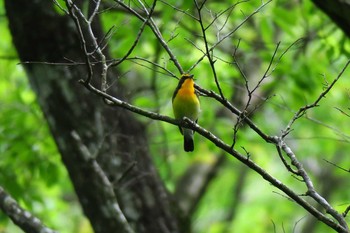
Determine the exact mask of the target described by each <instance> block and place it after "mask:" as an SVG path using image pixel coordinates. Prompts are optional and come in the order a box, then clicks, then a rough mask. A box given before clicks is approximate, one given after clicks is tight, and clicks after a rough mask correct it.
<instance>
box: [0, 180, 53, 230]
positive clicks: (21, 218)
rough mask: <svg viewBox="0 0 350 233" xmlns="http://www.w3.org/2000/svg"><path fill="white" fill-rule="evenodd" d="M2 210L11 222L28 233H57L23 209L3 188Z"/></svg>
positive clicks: (0, 204) (1, 197)
mask: <svg viewBox="0 0 350 233" xmlns="http://www.w3.org/2000/svg"><path fill="white" fill-rule="evenodd" d="M0 208H1V210H2V211H3V212H4V213H5V214H6V215H7V216H9V217H10V218H11V220H12V221H13V222H14V223H15V224H16V225H17V226H18V227H20V228H21V229H22V230H23V231H24V232H27V233H57V231H54V230H52V229H50V228H48V227H46V226H45V225H44V224H43V223H42V222H41V220H40V219H38V218H37V217H35V216H34V215H33V214H32V213H30V212H28V211H27V210H25V209H23V208H22V207H21V206H19V204H18V203H17V202H16V200H15V199H13V198H12V197H11V196H10V194H8V193H7V192H6V191H5V190H4V188H3V187H1V186H0Z"/></svg>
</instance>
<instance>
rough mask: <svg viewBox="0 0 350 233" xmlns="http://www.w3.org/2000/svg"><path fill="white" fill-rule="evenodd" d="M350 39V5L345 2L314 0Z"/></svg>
mask: <svg viewBox="0 0 350 233" xmlns="http://www.w3.org/2000/svg"><path fill="white" fill-rule="evenodd" d="M312 1H313V2H314V4H315V5H316V6H317V7H319V8H320V9H321V10H322V11H324V12H325V13H326V14H327V15H328V16H329V17H330V18H331V19H332V20H333V21H334V22H335V23H336V24H337V25H338V26H339V27H340V28H341V29H342V30H343V31H344V33H345V34H346V35H347V36H348V37H350V14H349V12H350V3H349V1H343V0H312Z"/></svg>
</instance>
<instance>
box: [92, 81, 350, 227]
mask: <svg viewBox="0 0 350 233" xmlns="http://www.w3.org/2000/svg"><path fill="white" fill-rule="evenodd" d="M86 87H87V88H88V89H89V90H90V91H91V92H92V93H94V94H96V95H98V96H101V97H103V98H105V99H108V100H109V101H110V102H112V105H115V106H117V107H121V108H124V109H127V110H129V111H131V112H134V113H137V114H139V115H142V116H145V117H148V118H151V119H154V120H160V121H164V122H167V123H170V124H173V125H177V126H181V127H185V128H190V129H192V130H194V131H196V132H198V133H199V134H200V135H202V136H203V137H205V138H206V139H208V140H209V141H210V142H212V143H213V144H215V145H216V146H217V147H218V148H221V149H222V150H223V151H225V152H227V153H228V154H230V155H231V156H233V157H235V158H236V159H238V160H239V161H240V162H242V163H243V164H245V165H246V166H248V167H249V168H251V169H252V170H254V171H255V172H256V173H258V174H259V175H261V176H262V178H263V179H265V180H267V181H268V182H269V183H271V184H272V185H273V186H275V187H276V188H278V189H279V190H281V191H283V192H284V193H285V194H286V195H287V196H288V197H290V198H291V199H293V200H294V201H295V202H296V203H298V204H299V205H300V206H301V207H303V208H304V209H305V210H307V211H308V212H309V213H310V214H312V215H313V216H314V217H316V218H317V219H319V220H320V221H322V222H323V223H325V224H327V225H328V226H330V227H331V228H333V229H334V230H337V231H338V232H342V233H347V232H348V231H347V228H346V226H343V225H340V224H338V223H336V222H334V221H333V220H332V219H330V218H328V217H327V216H325V215H324V214H323V213H322V212H320V211H318V210H317V209H316V208H315V207H314V206H312V205H311V204H310V203H308V202H307V201H305V200H304V199H303V198H302V197H301V196H299V195H298V194H296V193H295V192H294V191H293V190H292V189H290V188H289V187H288V186H286V185H285V184H283V183H282V182H281V181H279V180H278V179H276V178H275V177H273V176H272V175H270V174H269V173H267V172H266V171H265V170H264V169H263V168H261V167H260V166H259V165H257V164H256V163H254V162H253V161H252V160H250V158H249V157H246V156H245V155H242V154H240V153H239V152H238V151H236V150H235V149H234V148H232V147H231V146H230V145H228V144H226V143H224V142H223V141H222V140H221V139H220V138H218V137H217V136H216V135H214V134H213V133H211V132H210V131H208V130H206V129H204V128H202V127H201V126H199V125H198V124H197V123H195V122H193V121H191V120H189V119H188V118H184V119H183V120H176V119H173V118H170V117H168V116H164V115H161V114H157V113H154V112H150V111H146V110H144V109H141V108H138V107H136V106H134V105H132V104H129V103H127V102H125V101H122V100H120V99H118V98H115V97H113V96H111V95H108V94H107V93H105V92H103V91H101V90H99V89H97V88H95V87H93V86H92V85H91V84H89V85H86ZM210 93H212V92H209V94H210ZM215 96H216V95H215ZM218 97H219V99H220V98H221V97H220V96H218ZM221 101H223V102H224V103H227V100H221ZM247 119H248V118H245V121H246V122H250V123H249V124H253V123H252V122H251V121H250V120H249V121H248V120H247ZM253 126H254V127H255V125H254V124H253ZM258 132H261V131H260V130H259V131H258ZM263 135H265V134H263ZM265 137H268V139H269V141H270V142H275V143H278V142H279V138H278V137H269V136H266V135H265ZM282 148H283V149H284V150H286V147H284V146H283V145H282ZM312 195H315V194H312ZM331 210H332V209H330V208H328V209H327V212H328V213H332V216H333V214H334V213H333V211H331ZM342 223H343V222H341V224H342Z"/></svg>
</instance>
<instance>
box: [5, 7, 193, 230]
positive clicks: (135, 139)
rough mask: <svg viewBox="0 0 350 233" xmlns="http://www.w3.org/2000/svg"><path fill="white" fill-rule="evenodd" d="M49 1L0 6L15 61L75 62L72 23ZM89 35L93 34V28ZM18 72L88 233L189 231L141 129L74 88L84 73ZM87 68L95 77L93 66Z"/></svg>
mask: <svg viewBox="0 0 350 233" xmlns="http://www.w3.org/2000/svg"><path fill="white" fill-rule="evenodd" d="M52 2H53V1H46V0H40V1H26V0H5V6H6V12H7V16H8V19H9V26H10V30H11V33H12V37H13V41H14V44H15V46H16V48H17V51H18V55H19V57H20V59H21V61H40V62H52V63H60V62H61V63H63V62H67V60H65V59H66V58H67V59H70V60H74V61H83V56H82V54H83V53H82V50H81V44H80V42H79V39H78V36H77V33H76V29H75V27H74V24H73V22H72V21H71V20H70V18H69V17H68V16H66V15H60V14H58V13H57V12H56V11H55V10H54V7H53V3H52ZM95 30H96V32H98V31H101V30H100V25H97V26H96V27H95ZM24 67H25V69H26V71H27V74H28V78H29V80H30V83H31V85H32V87H33V89H34V90H35V92H36V94H37V99H38V101H39V103H40V106H41V108H42V110H43V112H44V114H45V117H46V119H47V121H48V123H49V127H50V129H51V132H52V134H53V136H54V138H55V141H56V143H57V146H58V148H59V151H60V153H61V156H62V161H63V163H64V165H65V166H66V168H67V170H68V172H69V175H70V179H71V181H72V183H73V186H74V188H75V191H76V194H77V196H78V198H79V201H80V203H81V206H82V208H83V210H84V213H85V215H86V216H87V217H88V218H89V220H90V222H91V224H92V226H93V228H94V230H95V232H97V233H98V232H101V233H102V232H103V233H105V232H128V228H127V226H131V227H132V228H133V230H134V231H135V232H138V233H140V232H141V233H142V232H150V233H151V232H152V233H156V232H189V230H188V229H187V226H188V224H182V223H180V222H181V221H180V219H181V218H180V217H179V216H180V214H179V213H178V210H177V209H178V208H177V207H176V205H174V203H173V202H172V201H171V195H170V194H169V193H168V192H167V191H166V189H165V188H164V185H163V183H162V182H161V180H160V178H159V175H158V173H157V171H156V169H155V167H154V165H153V163H152V160H151V158H150V155H149V151H148V145H147V138H146V136H145V129H144V126H143V125H142V124H140V123H139V122H137V121H136V120H135V118H134V117H133V115H131V114H130V113H129V112H127V111H125V110H122V109H118V108H111V107H108V106H106V105H105V104H104V103H103V101H102V100H101V99H99V98H98V97H96V96H94V95H92V94H91V93H89V92H88V91H86V90H85V89H84V87H83V86H82V85H80V84H79V83H78V80H79V79H83V78H86V74H87V72H86V68H85V66H84V65H80V66H78V65H71V66H67V65H48V64H38V63H30V64H26V65H24ZM94 69H96V70H94V73H95V74H98V71H99V67H98V65H96V67H95V68H94ZM114 77H116V76H114ZM109 78H113V76H112V75H111V74H110V75H109ZM94 83H95V84H96V83H98V75H96V77H94ZM123 88H125V87H123V86H121V84H118V90H116V93H115V95H117V96H119V97H121V96H123V93H122V90H123ZM121 178H122V179H121ZM112 187H113V188H112ZM118 205H119V206H120V208H121V210H122V211H123V213H124V215H125V217H126V219H127V221H128V222H129V225H128V224H125V221H124V220H125V219H123V216H122V213H121V212H119V211H118V208H119V207H118ZM118 213H119V214H121V215H118Z"/></svg>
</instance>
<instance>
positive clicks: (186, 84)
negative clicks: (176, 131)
mask: <svg viewBox="0 0 350 233" xmlns="http://www.w3.org/2000/svg"><path fill="white" fill-rule="evenodd" d="M173 111H174V115H175V118H176V119H182V118H183V117H187V118H189V119H191V120H192V121H196V122H197V120H198V115H199V112H200V104H199V99H198V96H197V93H196V91H195V89H194V81H193V75H190V74H183V75H182V76H181V79H180V81H179V84H178V85H177V87H176V89H175V91H174V94H173ZM180 132H181V133H182V134H183V135H184V150H185V151H186V152H188V151H193V150H194V144H193V130H191V129H186V128H182V127H180Z"/></svg>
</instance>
